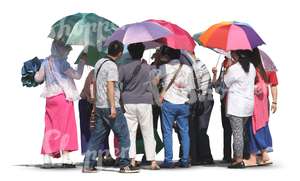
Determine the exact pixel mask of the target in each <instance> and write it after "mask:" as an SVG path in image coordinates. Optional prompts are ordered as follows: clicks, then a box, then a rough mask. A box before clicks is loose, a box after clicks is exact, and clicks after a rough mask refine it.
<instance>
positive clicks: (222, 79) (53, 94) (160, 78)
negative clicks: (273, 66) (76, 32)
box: [35, 40, 278, 173]
mask: <svg viewBox="0 0 300 181" xmlns="http://www.w3.org/2000/svg"><path fill="white" fill-rule="evenodd" d="M71 50H72V48H71V47H70V46H67V45H65V44H64V43H62V42H61V41H59V40H54V41H53V43H52V49H51V55H50V56H49V57H48V58H47V59H46V60H45V61H43V63H42V66H41V68H40V70H39V71H38V72H37V73H36V75H35V80H36V81H37V82H42V81H45V89H44V91H43V94H42V95H43V96H44V97H46V112H45V134H44V140H43V146H42V152H41V153H42V154H43V155H44V166H46V167H48V166H49V167H51V163H52V162H51V157H54V158H59V157H60V156H61V154H62V163H63V166H64V167H74V164H73V163H72V161H71V159H70V156H69V153H70V152H72V151H75V150H78V141H77V131H76V129H77V128H76V121H75V114H74V105H73V102H74V101H75V100H79V99H80V100H79V113H80V130H81V150H82V153H83V154H84V155H85V156H84V161H83V168H82V172H84V173H93V172H96V171H97V168H96V167H97V166H98V165H99V164H101V165H103V166H116V165H117V166H119V167H120V172H121V173H135V172H138V171H139V168H140V167H139V166H140V164H145V165H149V168H150V169H152V170H158V169H160V168H174V167H182V168H188V167H190V166H191V165H205V164H214V160H213V157H212V154H211V150H210V143H209V136H208V135H207V129H208V125H209V120H210V116H211V112H212V109H213V105H214V99H213V89H215V91H216V92H217V93H218V94H220V101H221V115H222V125H223V128H224V157H223V162H226V163H228V164H229V166H228V167H229V168H245V167H248V166H257V165H267V164H270V163H272V162H271V160H270V158H269V155H268V152H270V151H272V139H271V134H270V130H269V127H268V121H269V108H270V107H271V110H272V112H275V111H276V105H277V84H278V81H277V76H276V72H274V71H271V72H270V71H266V70H265V69H264V67H263V64H262V60H261V56H260V53H259V50H258V49H257V48H255V49H253V50H236V51H232V52H231V53H230V55H227V56H226V57H225V60H224V61H223V64H222V68H221V71H220V73H219V76H218V78H217V74H218V71H217V68H216V67H214V68H213V69H212V73H213V78H212V79H211V77H210V72H209V70H208V69H207V67H206V66H205V64H204V63H203V62H202V61H201V60H199V59H197V58H196V56H195V55H194V53H193V52H186V51H181V50H178V49H173V48H170V47H168V46H161V47H160V48H158V49H157V50H156V52H155V53H154V54H153V56H152V57H151V58H152V59H153V60H154V61H153V63H152V64H151V65H149V64H148V63H147V61H146V60H144V59H143V58H142V57H143V54H144V51H145V46H144V44H143V43H133V44H129V45H128V46H127V50H128V52H129V55H130V61H129V63H127V64H121V65H118V64H117V61H118V59H120V58H121V57H122V55H123V51H124V45H123V44H122V43H121V42H119V41H113V42H111V43H110V44H109V46H108V52H107V56H106V57H104V58H102V59H100V60H99V61H98V62H97V63H96V65H95V67H94V69H93V70H92V71H91V72H90V73H89V74H88V77H87V78H86V81H85V84H84V88H83V90H82V92H81V94H79V93H78V91H77V90H76V87H75V83H74V79H80V78H81V76H82V73H83V69H84V65H85V64H86V62H87V56H86V55H83V56H82V57H81V60H80V62H79V64H78V67H77V69H76V70H75V69H73V68H72V67H71V66H70V64H69V63H68V62H67V56H68V54H69V52H70V51H71ZM183 59H185V61H184V60H183ZM186 60H192V61H186ZM269 86H270V87H271V93H272V98H273V101H272V103H271V104H269V98H268V97H269V96H268V94H269V91H268V90H269V89H268V87H269ZM159 119H160V121H161V122H160V124H161V132H162V136H163V137H162V140H161V138H160V137H159V135H158V130H157V129H158V128H157V127H158V126H157V125H158V120H159ZM173 129H175V132H176V133H177V135H178V139H179V143H180V154H179V157H180V160H179V161H178V162H173V137H172V133H173ZM110 130H112V131H113V133H114V149H115V155H116V159H113V158H112V156H111V154H110V152H109V150H110V146H109V141H108V140H109V139H108V137H109V134H110ZM231 137H233V157H232V153H231V150H232V145H231ZM141 141H142V147H143V149H142V151H140V150H139V149H138V148H137V147H138V144H139V145H140V142H141ZM162 143H163V147H164V161H163V163H162V164H160V165H159V164H158V163H157V161H156V158H155V156H156V153H157V152H159V151H160V150H161V148H162ZM137 152H138V153H141V152H142V153H144V157H143V159H142V161H141V162H138V161H137V160H136V155H137Z"/></svg>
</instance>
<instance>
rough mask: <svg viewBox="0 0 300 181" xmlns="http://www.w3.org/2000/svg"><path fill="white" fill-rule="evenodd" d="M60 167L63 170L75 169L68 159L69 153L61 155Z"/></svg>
mask: <svg viewBox="0 0 300 181" xmlns="http://www.w3.org/2000/svg"><path fill="white" fill-rule="evenodd" d="M62 167H63V168H76V165H75V164H74V163H73V162H72V160H71V159H70V155H69V153H66V154H63V155H62Z"/></svg>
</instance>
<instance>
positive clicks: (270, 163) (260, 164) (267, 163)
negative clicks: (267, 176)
mask: <svg viewBox="0 0 300 181" xmlns="http://www.w3.org/2000/svg"><path fill="white" fill-rule="evenodd" d="M272 164H273V162H272V161H271V160H268V161H260V162H259V163H258V166H267V165H272Z"/></svg>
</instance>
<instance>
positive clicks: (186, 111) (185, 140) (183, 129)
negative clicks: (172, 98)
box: [161, 101, 190, 164]
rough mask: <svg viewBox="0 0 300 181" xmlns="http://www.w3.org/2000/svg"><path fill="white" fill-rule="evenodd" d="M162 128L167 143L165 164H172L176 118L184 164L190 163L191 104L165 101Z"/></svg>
mask: <svg viewBox="0 0 300 181" xmlns="http://www.w3.org/2000/svg"><path fill="white" fill-rule="evenodd" d="M161 108H162V122H161V123H162V130H163V141H164V144H165V160H164V163H165V164H170V163H171V162H172V159H173V140H172V131H173V124H174V121H175V120H176V122H177V125H178V128H179V132H180V135H181V144H182V152H183V155H182V158H181V162H182V163H183V164H187V163H189V152H190V136H189V120H188V118H189V115H190V106H189V105H188V104H172V103H170V102H167V101H164V102H163V104H162V107H161Z"/></svg>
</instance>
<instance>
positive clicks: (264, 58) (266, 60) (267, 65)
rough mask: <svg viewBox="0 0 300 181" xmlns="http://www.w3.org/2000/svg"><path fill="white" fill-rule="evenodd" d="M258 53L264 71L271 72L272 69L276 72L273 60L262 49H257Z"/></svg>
mask: <svg viewBox="0 0 300 181" xmlns="http://www.w3.org/2000/svg"><path fill="white" fill-rule="evenodd" d="M259 54H260V57H261V62H262V64H263V67H264V69H265V71H268V72H273V71H274V72H277V71H278V70H277V68H276V66H275V64H274V62H273V61H272V59H271V58H270V57H269V56H268V55H267V54H266V53H265V52H264V51H262V50H261V49H259Z"/></svg>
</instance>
